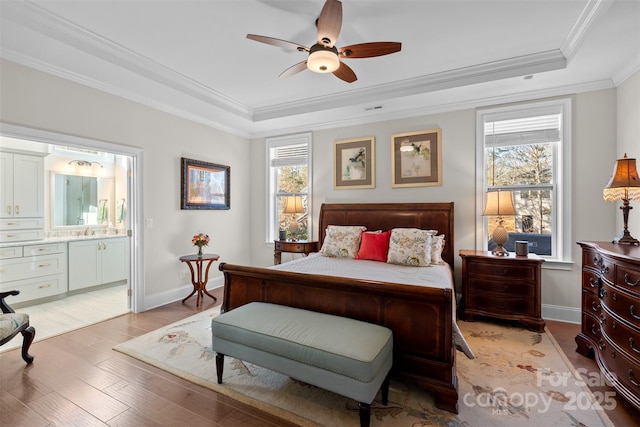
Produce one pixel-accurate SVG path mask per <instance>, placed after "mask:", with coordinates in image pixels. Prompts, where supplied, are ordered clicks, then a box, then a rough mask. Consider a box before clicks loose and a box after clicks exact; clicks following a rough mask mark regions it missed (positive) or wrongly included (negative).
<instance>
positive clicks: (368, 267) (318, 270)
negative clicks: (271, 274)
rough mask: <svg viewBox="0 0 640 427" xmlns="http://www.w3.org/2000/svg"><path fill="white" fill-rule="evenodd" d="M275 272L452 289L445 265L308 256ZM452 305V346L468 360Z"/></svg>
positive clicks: (314, 254) (450, 278)
mask: <svg viewBox="0 0 640 427" xmlns="http://www.w3.org/2000/svg"><path fill="white" fill-rule="evenodd" d="M269 268H273V269H276V270H285V271H290V272H294V273H305V274H324V275H327V276H338V277H352V278H355V279H362V280H375V281H380V282H391V283H401V284H405V285H414V286H427V287H431V288H438V289H451V290H452V291H453V294H454V295H455V290H454V289H453V275H452V273H451V267H449V265H448V264H444V265H431V266H429V267H410V266H404V265H395V264H387V263H384V262H379V261H367V260H357V259H351V258H329V257H324V256H322V255H320V253H318V252H316V253H312V254H310V255H309V256H308V257H304V258H298V259H295V260H293V261H290V262H287V263H284V264H280V265H274V266H273V267H269ZM452 300H453V301H452V303H453V307H452V309H453V322H452V330H453V343H454V345H455V347H456V348H457V349H458V350H460V351H462V352H463V353H464V354H465V355H466V356H467V357H468V358H470V359H473V358H474V355H473V352H472V351H471V348H469V344H467V341H466V340H465V339H464V336H463V335H462V332H460V329H459V328H458V324H457V323H456V321H455V320H456V305H455V297H453V298H452Z"/></svg>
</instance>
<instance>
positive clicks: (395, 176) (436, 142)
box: [391, 129, 442, 187]
mask: <svg viewBox="0 0 640 427" xmlns="http://www.w3.org/2000/svg"><path fill="white" fill-rule="evenodd" d="M441 139H442V130H441V129H430V130H423V131H419V132H408V133H400V134H396V135H392V136H391V178H392V182H391V186H392V187H420V186H428V185H442V143H441Z"/></svg>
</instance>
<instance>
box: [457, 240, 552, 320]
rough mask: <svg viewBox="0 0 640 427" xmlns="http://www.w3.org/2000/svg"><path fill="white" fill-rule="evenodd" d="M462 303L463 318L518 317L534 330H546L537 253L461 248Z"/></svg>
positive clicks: (541, 259)
mask: <svg viewBox="0 0 640 427" xmlns="http://www.w3.org/2000/svg"><path fill="white" fill-rule="evenodd" d="M460 257H461V258H462V303H461V310H460V318H461V319H463V320H468V321H472V320H473V319H474V317H475V316H476V315H479V316H489V317H496V318H500V319H508V320H515V321H518V322H521V323H523V324H524V326H525V327H526V328H528V329H530V330H532V331H535V332H544V326H545V323H544V320H543V319H542V316H541V311H542V308H541V307H542V299H541V291H540V288H541V282H542V280H541V276H542V273H541V266H542V263H543V262H544V259H543V258H540V257H539V256H537V255H535V254H529V256H523V257H520V256H516V255H515V254H514V253H512V252H510V253H509V256H505V257H502V256H496V255H493V254H492V253H491V252H487V251H476V250H467V249H461V250H460Z"/></svg>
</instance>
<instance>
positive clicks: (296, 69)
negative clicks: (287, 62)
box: [278, 61, 307, 79]
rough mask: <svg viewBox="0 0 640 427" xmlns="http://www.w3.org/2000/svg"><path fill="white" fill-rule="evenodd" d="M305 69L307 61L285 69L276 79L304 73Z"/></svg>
mask: <svg viewBox="0 0 640 427" xmlns="http://www.w3.org/2000/svg"><path fill="white" fill-rule="evenodd" d="M306 69H307V61H302V62H298V63H297V64H296V65H293V66H291V67H289V68H287V69H286V70H284V71H283V72H282V73H280V75H279V76H278V78H281V79H284V78H285V77H291V76H293V75H294V74H298V73H299V72H301V71H304V70H306Z"/></svg>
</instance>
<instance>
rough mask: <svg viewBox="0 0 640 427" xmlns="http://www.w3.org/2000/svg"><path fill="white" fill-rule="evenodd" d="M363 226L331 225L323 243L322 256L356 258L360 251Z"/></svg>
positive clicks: (364, 228)
mask: <svg viewBox="0 0 640 427" xmlns="http://www.w3.org/2000/svg"><path fill="white" fill-rule="evenodd" d="M366 229H367V227H364V226H362V225H330V226H328V227H327V232H326V233H325V236H324V242H322V248H321V249H320V254H321V255H322V256H326V257H341V258H355V256H356V255H357V254H358V249H360V240H361V238H362V237H361V236H362V232H363V231H365V230H366Z"/></svg>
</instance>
